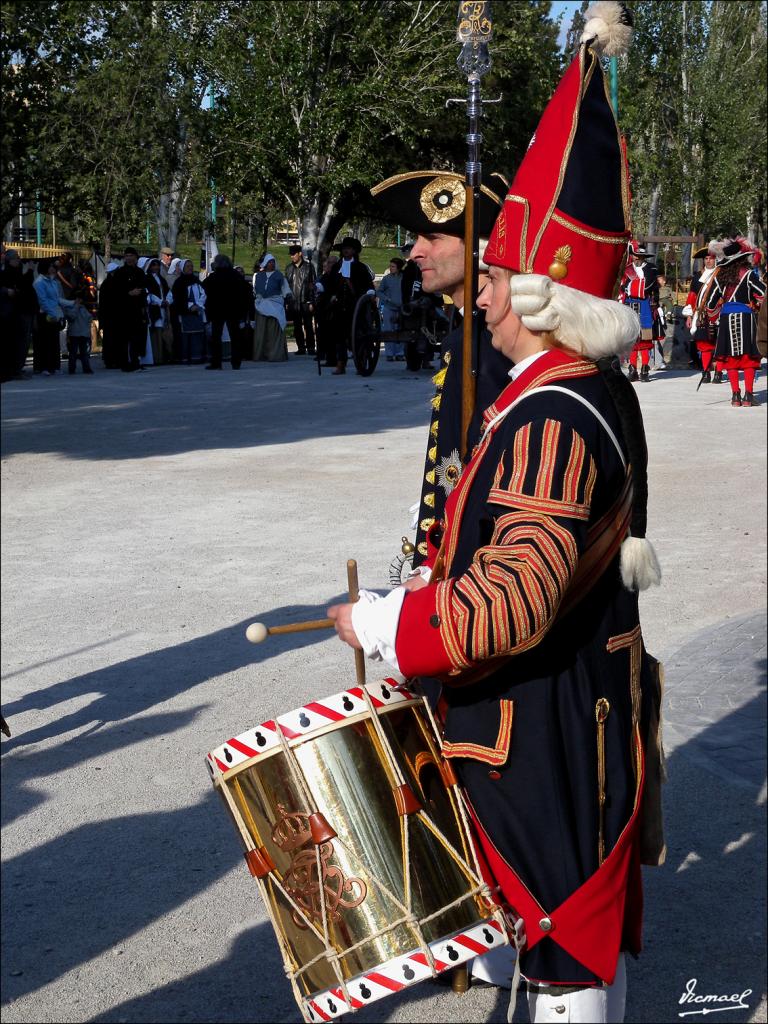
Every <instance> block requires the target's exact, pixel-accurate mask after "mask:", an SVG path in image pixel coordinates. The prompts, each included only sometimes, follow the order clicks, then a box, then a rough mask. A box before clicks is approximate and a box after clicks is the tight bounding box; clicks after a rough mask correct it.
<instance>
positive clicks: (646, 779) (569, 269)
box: [328, 0, 664, 1024]
mask: <svg viewBox="0 0 768 1024" xmlns="http://www.w3.org/2000/svg"><path fill="white" fill-rule="evenodd" d="M629 34H630V29H629V17H628V14H627V12H626V11H625V10H624V9H623V8H622V7H621V5H619V4H616V3H610V2H607V0H604V2H601V3H598V4H596V5H595V7H593V8H592V9H591V10H590V11H588V12H587V15H586V24H585V27H584V33H583V35H582V43H581V46H580V48H579V51H578V54H577V55H576V57H575V58H574V60H573V62H572V63H571V65H570V67H569V69H568V70H567V71H566V73H565V75H564V77H563V79H562V81H561V83H560V85H559V86H558V88H557V90H556V92H555V94H554V96H553V97H552V99H551V100H550V103H549V104H548V106H547V108H546V110H545V111H544V114H543V116H542V118H541V121H540V122H539V125H538V127H537V129H536V133H535V136H534V140H533V142H532V144H531V146H530V147H529V149H528V151H527V153H526V155H525V157H524V158H523V161H522V163H521V165H520V168H519V169H518V171H517V174H516V175H515V179H514V181H513V183H512V186H511V188H510V190H509V193H508V195H507V197H506V200H505V202H504V204H503V207H502V210H501V213H500V215H499V218H498V220H497V222H496V226H495V228H494V230H493V232H492V234H491V237H490V241H489V243H488V246H487V247H486V249H485V252H484V260H485V263H486V264H487V265H488V267H489V271H488V274H489V281H488V284H487V285H486V287H485V289H484V290H483V291H482V292H481V293H480V296H479V298H478V305H479V307H480V308H481V309H484V310H485V313H486V324H487V326H488V328H489V330H490V331H491V334H492V340H493V345H494V347H496V348H499V349H501V350H502V351H504V352H505V353H506V354H507V355H508V358H510V359H511V360H512V361H513V362H514V366H513V368H512V370H511V372H510V383H509V384H508V385H507V387H506V388H505V389H504V391H503V392H502V394H501V395H499V396H498V398H497V399H496V401H495V402H494V403H493V404H492V405H491V406H490V407H489V408H488V409H486V410H485V412H484V415H483V434H482V438H481V440H480V442H479V443H478V445H477V446H476V449H475V452H474V454H473V456H472V459H471V461H470V462H469V463H468V465H467V466H466V467H465V468H464V470H463V472H462V474H461V477H460V479H459V481H458V482H457V484H456V487H455V488H454V490H453V492H452V493H451V495H450V498H449V500H448V502H447V504H446V525H445V530H444V534H443V536H442V538H440V540H441V544H440V550H439V551H438V550H434V549H431V550H430V555H429V557H428V559H427V563H426V567H425V568H426V570H428V571H429V572H430V573H431V576H430V578H429V579H426V578H425V577H426V573H423V574H422V575H421V577H419V578H414V579H412V580H409V581H408V582H407V583H406V584H405V585H404V586H402V587H398V588H395V589H394V590H393V591H392V592H391V593H390V594H389V595H387V596H386V597H383V598H382V597H380V596H378V595H375V594H372V593H370V592H367V591H361V596H360V600H359V601H358V602H356V603H354V604H344V605H337V606H334V607H331V608H330V609H329V610H328V614H329V615H330V616H331V617H332V618H334V620H335V623H336V629H337V632H338V633H339V636H340V637H341V639H342V640H345V641H346V642H347V643H349V644H350V645H351V646H353V647H356V648H358V649H362V650H363V651H364V652H365V653H366V654H367V655H368V656H369V657H371V658H375V659H382V658H383V659H386V660H387V661H388V662H390V663H391V664H392V665H393V666H395V667H396V668H397V670H398V671H400V672H401V673H402V674H403V675H404V676H405V677H406V678H421V677H424V676H437V677H439V678H440V679H441V680H442V681H443V690H442V698H441V705H440V710H441V717H442V721H443V725H444V742H443V748H442V754H443V756H444V757H445V758H447V759H448V760H449V762H450V764H451V765H452V766H453V768H454V771H455V773H456V775H457V777H458V781H459V784H460V785H461V787H462V789H463V792H464V794H465V796H466V800H467V806H468V810H469V814H470V816H471V818H472V821H473V823H474V825H475V834H476V838H477V845H478V847H479V849H480V851H481V853H482V855H483V857H484V859H485V862H486V864H487V866H488V868H489V869H490V873H491V874H492V876H493V879H494V880H495V882H496V884H497V885H498V887H499V889H500V895H501V899H502V900H503V901H504V902H505V903H506V904H507V906H508V908H509V912H510V919H511V920H514V921H515V922H516V924H515V936H516V944H517V945H518V948H519V950H520V956H519V958H518V964H519V970H520V971H521V974H522V976H523V977H524V978H525V979H526V983H527V984H526V987H527V990H528V1000H529V1010H530V1019H531V1021H533V1022H534V1024H538V1022H542V1021H556V1020H563V1021H569V1020H570V1021H604V1022H618V1021H621V1020H623V1017H624V1003H625V993H626V974H625V965H624V953H625V952H631V953H633V954H637V953H639V951H640V948H641V944H642V943H641V918H642V883H641V877H640V864H641V863H649V864H650V863H655V864H658V863H660V862H661V861H662V860H663V857H664V843H663V833H662V831H661V820H660V816H659V802H658V797H659V783H660V777H661V767H660V757H659V750H658V740H657V728H656V723H657V717H656V716H657V715H658V709H659V705H660V699H661V698H660V688H659V685H658V680H655V679H654V662H653V660H652V659H651V658H649V657H648V655H647V654H646V652H645V648H644V645H643V637H642V630H641V627H640V619H639V609H638V594H637V591H638V590H641V589H645V587H647V586H649V585H650V584H652V583H658V582H659V579H660V573H659V567H658V563H657V561H656V558H655V555H654V553H653V549H652V547H651V545H650V544H649V543H648V541H647V540H646V539H645V528H646V519H647V496H648V491H647V484H648V475H647V448H646V441H645V433H644V430H643V424H642V415H641V413H640V408H639V404H638V401H637V396H636V394H635V391H634V388H633V387H632V386H631V384H630V383H629V381H628V379H627V378H626V376H625V375H624V374H623V373H621V371H620V369H619V366H618V362H619V359H620V357H621V356H622V355H623V354H624V353H626V352H627V351H628V350H629V348H630V347H631V345H632V344H633V343H634V341H635V339H636V336H637V318H636V316H635V314H634V313H633V312H632V311H631V310H630V309H628V308H626V307H625V306H623V305H622V304H620V303H618V302H616V301H614V300H613V299H612V295H613V294H614V288H615V285H616V281H617V277H618V274H619V269H620V266H621V263H622V260H623V258H624V253H625V252H626V247H627V243H628V241H629V238H630V230H629V226H630V211H629V174H628V168H627V166H626V158H625V154H624V149H623V145H622V140H621V138H620V135H619V132H618V127H617V124H616V119H615V115H614V112H613V109H612V107H611V104H610V101H609V99H608V91H607V88H606V82H605V79H604V74H603V71H602V64H601V58H602V57H603V56H604V55H605V56H611V55H612V54H618V53H621V52H623V50H624V49H625V48H626V44H627V42H628V38H627V37H628V36H629ZM433 539H435V540H436V539H437V538H434V537H433V533H432V532H431V533H430V536H429V540H430V541H431V540H433ZM517 982H518V979H517V978H515V979H513V986H512V990H513V998H514V995H515V993H516V991H517V987H518V986H517ZM513 1015H514V1007H513V1006H511V1007H510V1011H509V1014H508V1019H509V1020H512V1019H513Z"/></svg>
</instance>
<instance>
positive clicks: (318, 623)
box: [245, 619, 335, 644]
mask: <svg viewBox="0 0 768 1024" xmlns="http://www.w3.org/2000/svg"><path fill="white" fill-rule="evenodd" d="M334 625H335V623H334V621H333V619H309V620H308V621H307V622H289V623H286V625H284V626H266V625H265V624H264V623H263V622H252V623H251V624H250V626H249V627H248V629H246V631H245V635H246V636H247V638H248V639H249V640H250V641H251V643H252V644H260V643H261V642H262V640H266V639H267V637H268V636H274V635H275V634H276V633H305V632H307V631H308V630H310V629H333V627H334Z"/></svg>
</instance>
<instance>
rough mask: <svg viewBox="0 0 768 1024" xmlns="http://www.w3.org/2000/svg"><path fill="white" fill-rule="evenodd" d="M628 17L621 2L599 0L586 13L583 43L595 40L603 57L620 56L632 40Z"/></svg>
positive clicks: (594, 43) (595, 44) (597, 48)
mask: <svg viewBox="0 0 768 1024" xmlns="http://www.w3.org/2000/svg"><path fill="white" fill-rule="evenodd" d="M626 17H627V15H626V12H625V10H624V8H623V7H622V5H621V4H620V3H615V2H614V0H598V3H596V4H592V6H591V7H590V8H589V10H588V11H587V13H586V19H587V21H586V24H585V25H584V31H583V32H582V33H581V41H582V43H586V42H589V41H590V40H594V42H593V44H592V45H593V46H594V48H595V49H596V50H599V51H600V53H601V55H602V56H603V57H620V56H621V54H623V53H626V52H627V51H628V50H629V46H630V43H631V42H632V26H631V25H629V24H627V21H626Z"/></svg>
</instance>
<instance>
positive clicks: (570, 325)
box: [509, 274, 640, 361]
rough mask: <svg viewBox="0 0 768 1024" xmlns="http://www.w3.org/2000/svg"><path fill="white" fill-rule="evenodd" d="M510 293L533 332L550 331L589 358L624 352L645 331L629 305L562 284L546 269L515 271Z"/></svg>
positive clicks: (561, 342) (512, 300)
mask: <svg viewBox="0 0 768 1024" xmlns="http://www.w3.org/2000/svg"><path fill="white" fill-rule="evenodd" d="M509 294H510V303H511V306H512V312H513V313H516V314H517V315H518V316H519V317H520V319H521V320H522V321H523V325H524V326H525V327H527V328H528V330H529V331H550V332H551V333H552V334H553V335H554V337H555V339H556V340H557V341H558V342H559V343H560V344H561V345H564V346H565V347H566V348H569V349H571V350H572V351H574V352H578V353H579V354H580V355H582V356H585V357H586V358H587V359H592V360H594V361H597V360H598V359H602V358H603V357H604V356H615V355H618V356H621V355H624V354H625V353H626V352H629V350H630V349H631V348H632V346H633V345H634V343H635V342H636V341H637V337H638V335H639V333H640V322H639V320H638V318H637V314H636V313H634V312H633V311H632V310H631V309H629V308H628V307H627V306H623V305H622V304H621V303H620V302H615V301H614V300H613V299H598V298H596V297H595V296H594V295H589V294H587V292H580V291H578V290H577V289H576V288H568V287H566V286H565V285H562V284H556V283H555V282H554V281H552V280H551V279H550V278H549V277H547V276H546V275H545V274H513V275H512V277H511V278H510V281H509Z"/></svg>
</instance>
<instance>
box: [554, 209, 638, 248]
mask: <svg viewBox="0 0 768 1024" xmlns="http://www.w3.org/2000/svg"><path fill="white" fill-rule="evenodd" d="M552 220H553V221H554V223H555V224H560V225H561V226H562V227H564V228H568V230H569V231H573V233H574V234H575V235H581V236H582V237H583V238H589V239H591V240H592V241H593V242H605V243H606V244H607V245H626V244H627V236H626V234H623V235H622V236H621V238H617V237H616V236H615V235H600V234H598V233H597V232H596V231H586V230H585V229H584V228H580V227H578V226H577V225H576V224H572V223H571V222H570V221H569V220H566V219H565V217H562V216H561V215H560V214H559V213H553V214H552Z"/></svg>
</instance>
